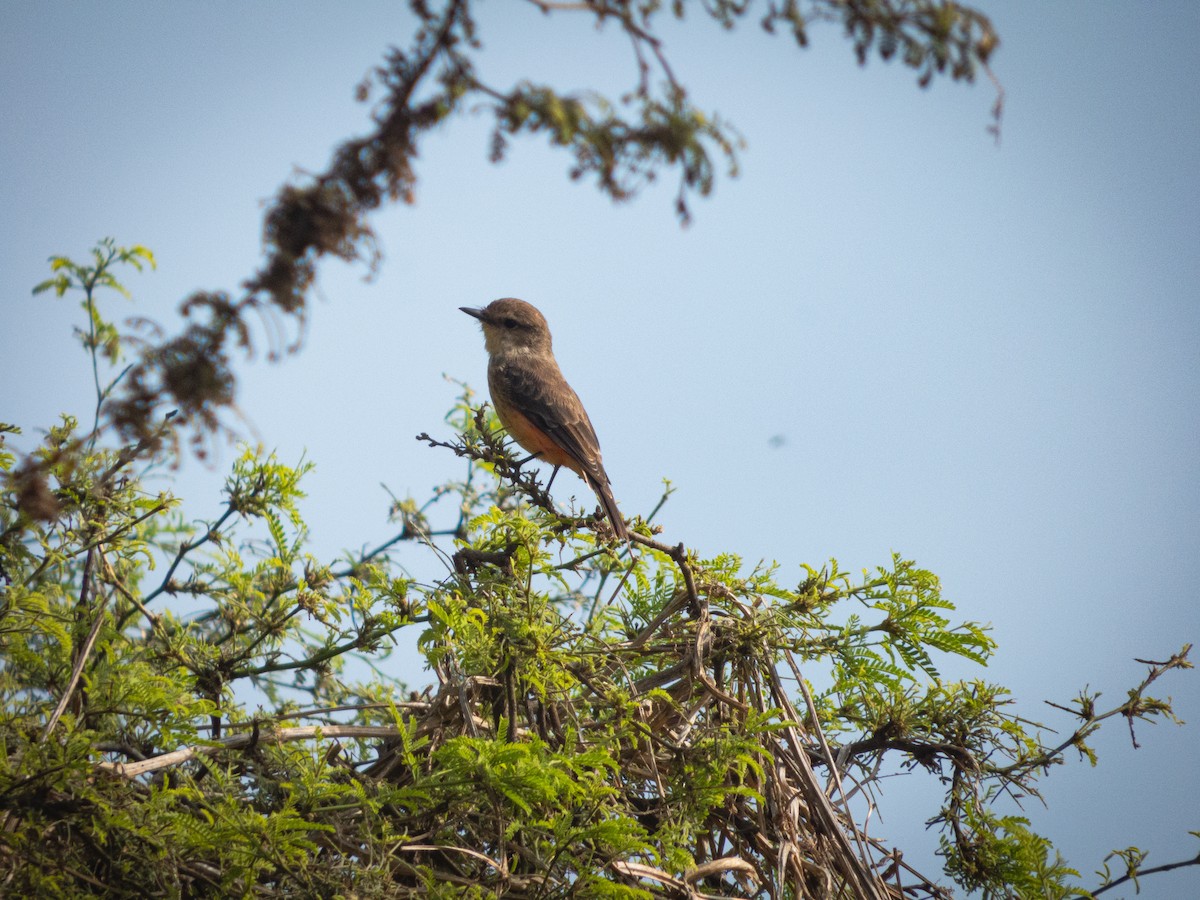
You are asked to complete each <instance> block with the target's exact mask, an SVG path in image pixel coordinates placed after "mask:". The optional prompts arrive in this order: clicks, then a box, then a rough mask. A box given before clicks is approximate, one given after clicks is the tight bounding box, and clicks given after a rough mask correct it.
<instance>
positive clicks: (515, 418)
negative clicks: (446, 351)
mask: <svg viewBox="0 0 1200 900" xmlns="http://www.w3.org/2000/svg"><path fill="white" fill-rule="evenodd" d="M459 308H460V309H461V310H462V311H463V312H465V313H466V314H467V315H469V316H474V317H475V318H476V319H478V320H479V321H480V323H481V324H482V325H483V343H484V346H485V347H486V348H487V352H488V390H489V391H490V392H491V395H492V405H493V406H495V407H496V415H497V416H499V417H500V424H502V425H503V426H504V428H505V430H506V431H508V433H509V434H510V435H511V436H512V438H513V440H515V441H516V442H517V443H518V444H520V445H521V446H522V447H524V448H525V449H526V450H527V451H529V452H530V453H532V454H533V455H534V456H535V457H537V458H538V459H541V460H544V461H545V462H548V463H550V465H552V466H554V471H553V472H552V473H551V475H550V483H549V484H547V485H546V489H547V490H549V488H550V484H552V483H553V482H554V476H555V475H557V474H558V470H559V468H560V467H561V466H566V467H567V468H568V469H570V470H571V471H572V472H574V473H575V474H576V475H578V476H579V477H580V478H582V479H583V480H584V481H585V482H587V484H588V486H589V487H591V489H592V490H593V491H595V492H596V497H597V498H598V499H599V500H600V505H601V506H602V507H603V508H604V512H605V514H606V515H607V516H608V520H609V521H610V522H611V523H612V527H613V531H615V532H616V534H617V537H619V538H620V539H621V540H623V541H628V540H629V531H628V529H627V528H626V527H625V520H624V519H622V518H621V511H620V510H619V509H617V501H616V500H614V499H613V495H612V489H611V488H610V487H609V481H608V475H607V474H606V473H605V471H604V463H603V462H602V461H601V459H600V442H599V441H598V440H596V432H595V429H593V428H592V422H591V419H589V418H588V414H587V411H586V410H585V409H584V408H583V404H582V403H580V402H579V397H578V396H577V395H576V394H575V392H574V391H573V390H571V386H570V385H569V384H567V380H566V379H565V378H563V375H562V372H561V371H560V370H559V368H558V362H557V361H556V360H555V359H554V352H553V350H551V348H550V328H549V326H548V325H547V324H546V319H545V317H544V316H543V315H542V314H541V313H540V312H538V310H537V309H536V308H535V307H534V306H532V305H530V304H528V303H526V302H525V301H524V300H517V299H515V298H512V297H507V298H505V299H503V300H496V301H493V302H492V303H489V304H488V305H487V306H485V307H484V308H483V309H472V308H470V307H467V306H462V307H459Z"/></svg>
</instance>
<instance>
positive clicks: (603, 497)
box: [588, 472, 629, 544]
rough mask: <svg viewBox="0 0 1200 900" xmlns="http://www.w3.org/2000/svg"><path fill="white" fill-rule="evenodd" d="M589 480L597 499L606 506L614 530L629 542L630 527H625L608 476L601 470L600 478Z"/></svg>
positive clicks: (605, 512)
mask: <svg viewBox="0 0 1200 900" xmlns="http://www.w3.org/2000/svg"><path fill="white" fill-rule="evenodd" d="M588 481H590V482H591V487H592V490H593V491H595V492H596V499H598V500H599V501H600V505H601V506H602V507H604V514H605V515H606V516H608V521H609V522H610V523H611V524H612V527H613V531H614V532H616V535H617V537H618V538H620V539H621V540H622V541H624V542H625V543H626V544H628V543H629V529H628V528H626V527H625V520H624V519H623V518H621V510H619V509H617V501H616V499H615V498H614V497H613V494H612V488H610V487H609V486H608V477H607V476H606V475H605V474H604V473H603V472H600V477H599V478H589V479H588Z"/></svg>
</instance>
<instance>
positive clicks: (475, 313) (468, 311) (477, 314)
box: [459, 306, 484, 322]
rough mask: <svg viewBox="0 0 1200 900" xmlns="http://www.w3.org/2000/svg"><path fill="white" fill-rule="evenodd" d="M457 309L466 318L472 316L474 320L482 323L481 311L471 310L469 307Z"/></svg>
mask: <svg viewBox="0 0 1200 900" xmlns="http://www.w3.org/2000/svg"><path fill="white" fill-rule="evenodd" d="M459 309H461V310H462V311H463V312H465V313H466V314H467V315H468V316H473V317H474V318H476V319H478V320H479V321H480V322H482V321H484V319H483V310H482V309H473V308H472V307H470V306H460V307H459Z"/></svg>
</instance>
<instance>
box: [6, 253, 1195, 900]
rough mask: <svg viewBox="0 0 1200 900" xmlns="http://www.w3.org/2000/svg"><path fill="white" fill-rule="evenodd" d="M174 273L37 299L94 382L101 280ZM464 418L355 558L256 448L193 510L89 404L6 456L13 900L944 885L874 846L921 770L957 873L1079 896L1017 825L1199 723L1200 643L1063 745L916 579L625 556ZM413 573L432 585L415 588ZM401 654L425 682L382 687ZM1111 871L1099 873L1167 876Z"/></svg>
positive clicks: (948, 862)
mask: <svg viewBox="0 0 1200 900" xmlns="http://www.w3.org/2000/svg"><path fill="white" fill-rule="evenodd" d="M150 260H152V256H150V255H149V252H148V251H145V250H143V249H141V248H137V249H136V252H135V250H133V249H125V248H121V247H118V246H117V245H115V244H114V243H113V242H111V241H109V242H102V243H101V245H100V246H99V247H98V248H97V253H96V255H95V256H94V262H95V265H94V266H83V265H78V264H75V263H73V262H70V261H64V260H62V259H60V258H55V259H54V260H52V266H53V269H54V271H55V272H66V273H69V274H68V276H67V281H66V282H62V281H57V280H55V279H56V278H57V277H58V276H57V275H55V276H54V278H52V279H51V281H50V282H49V283H44V284H42V285H39V286H38V288H37V290H48V289H50V288H54V289H55V291H56V293H59V294H62V293H65V292H67V291H69V290H71V289H73V288H76V287H79V288H81V289H82V290H83V291H84V295H85V300H84V304H83V305H84V309H85V311H86V313H87V316H88V321H89V323H91V326H90V328H89V332H88V335H89V336H88V337H87V339H85V340H84V347H85V349H86V350H87V351H88V352H89V353H90V354H91V356H92V358H93V360H94V361H95V362H96V366H95V369H94V371H95V372H99V371H100V370H101V360H102V359H105V358H110V357H108V356H107V354H108V353H109V349H108V348H110V347H112V346H114V343H113V342H112V341H109V340H100V339H97V338H92V337H90V335H91V334H95V335H104V334H107V333H108V329H109V327H110V326H109V323H108V322H107V321H106V320H105V319H104V317H103V316H102V315H101V313H100V312H99V311H98V305H97V303H96V296H95V290H96V288H97V287H98V286H101V285H104V286H107V287H110V288H113V289H118V290H120V289H121V288H120V285H119V284H118V283H117V282H116V281H115V279H114V273H113V268H114V267H115V266H118V265H120V264H122V263H127V264H131V265H137V264H139V263H141V262H148V261H150ZM89 285H90V287H89ZM119 345H120V342H119V340H118V341H117V343H116V346H119ZM112 358H115V357H112ZM118 365H119V363H118ZM110 368H113V369H115V368H116V367H115V366H113V367H110ZM116 377H118V378H119V377H120V375H119V374H118V375H117V376H116ZM96 383H97V393H98V396H100V397H105V396H108V394H109V393H110V392H111V388H112V383H111V382H110V383H108V384H107V385H103V384H101V382H100V381H99V380H98V381H97V382H96ZM447 421H448V425H449V428H448V432H449V433H448V436H447V437H446V439H441V438H435V437H431V436H430V435H428V434H421V435H419V436H418V437H419V440H421V441H422V442H424V443H426V444H427V445H429V447H430V448H431V449H433V450H436V451H442V452H444V451H449V452H450V453H453V454H454V455H456V456H457V457H459V458H460V459H461V460H462V461H463V463H462V465H463V466H464V472H463V475H462V477H461V478H460V479H456V480H452V481H450V482H447V483H446V484H444V485H442V486H440V487H439V488H437V489H435V490H434V491H432V492H431V495H430V497H429V499H427V500H426V501H425V502H423V503H421V504H418V503H416V502H415V501H413V500H411V499H409V500H404V501H398V502H397V503H396V504H395V506H394V507H393V509H392V517H393V520H394V521H395V523H396V526H397V530H396V533H395V535H394V536H393V537H392V538H391V539H389V540H388V541H387V542H385V543H384V544H383V545H381V546H380V547H377V548H375V549H373V550H371V551H368V552H365V553H360V554H353V555H347V556H346V557H345V558H343V559H341V560H339V561H332V562H330V561H324V560H321V559H318V558H317V557H315V556H314V555H313V554H312V553H311V552H309V551H308V550H307V549H306V548H307V529H306V526H305V523H304V518H303V515H302V510H301V501H302V499H303V496H304V495H303V491H302V481H303V477H304V475H305V474H306V472H308V471H309V470H310V469H311V464H309V463H304V462H301V463H300V464H298V465H295V466H289V465H286V464H284V463H282V462H281V461H279V460H278V459H276V458H275V457H274V456H272V455H269V454H263V453H262V452H261V451H257V450H254V449H251V448H247V449H245V450H244V452H243V453H242V454H241V455H240V457H239V458H238V459H237V460H236V461H235V463H234V465H233V467H232V470H231V471H230V473H229V476H228V479H227V481H226V485H225V490H224V498H225V499H224V504H223V507H222V509H221V511H220V512H219V513H218V514H217V515H216V516H214V517H213V518H212V519H211V520H208V521H202V522H195V521H188V520H186V519H184V518H183V516H182V515H181V512H180V509H179V502H178V500H177V499H176V498H175V497H173V496H172V495H171V494H170V493H169V492H165V491H159V492H154V491H151V490H149V489H148V487H147V484H146V481H145V480H144V472H145V470H146V468H147V466H148V465H152V464H153V459H154V453H153V450H152V448H151V446H149V445H146V444H141V443H139V444H130V445H126V446H124V447H118V448H110V447H106V446H104V445H102V444H100V443H97V442H95V441H94V438H95V436H96V427H97V426H93V428H92V430H91V432H90V433H89V432H88V431H87V429H80V427H79V425H78V423H77V422H76V421H75V420H74V419H72V418H71V417H69V416H64V418H63V420H62V421H61V422H60V424H58V425H57V426H55V427H53V428H51V429H49V431H48V432H47V433H46V436H45V438H44V439H43V440H42V441H41V443H40V444H39V445H38V446H37V447H36V448H34V449H33V450H32V451H30V452H29V453H26V454H24V456H23V457H22V456H19V455H18V454H16V453H13V452H11V451H8V450H3V451H2V452H0V470H2V471H3V472H4V473H5V475H4V484H3V492H2V493H0V585H2V593H0V699H2V702H0V753H2V754H3V756H2V765H0V817H2V819H3V822H4V828H3V829H0V883H3V885H4V887H5V890H6V892H8V893H11V894H13V895H17V896H48V897H51V896H76V895H79V894H81V893H93V892H94V893H102V894H105V895H107V896H128V897H143V896H156V895H166V896H183V895H187V896H194V895H212V896H230V895H232V896H247V895H251V894H254V895H264V894H266V895H280V896H313V897H317V896H320V897H328V896H346V897H350V896H355V897H371V896H380V897H382V896H388V897H393V896H410V895H411V896H417V895H421V896H424V895H427V894H432V895H435V896H436V895H441V894H446V895H453V896H459V895H462V894H464V893H465V894H468V895H478V896H483V895H484V894H487V895H489V896H490V895H495V894H503V895H505V896H511V897H555V896H581V897H601V896H603V897H614V896H621V897H655V896H659V897H674V896H693V897H717V896H720V897H734V896H742V897H749V896H772V897H821V898H824V897H843V896H844V897H867V898H872V897H877V898H883V897H891V896H900V895H903V896H910V897H946V896H948V895H949V892H948V889H947V888H946V887H945V886H944V885H943V884H941V883H940V882H939V881H938V880H937V879H936V878H934V877H931V876H930V875H929V874H928V873H919V872H917V871H914V870H913V869H912V868H911V867H910V865H909V864H908V863H907V862H906V861H905V859H904V856H903V853H902V851H901V849H900V848H896V847H893V846H891V845H889V844H888V843H887V842H886V841H885V840H883V839H882V838H880V837H876V836H874V835H873V834H871V832H870V831H868V829H867V828H866V825H865V821H866V818H869V811H870V810H872V809H874V808H875V807H876V806H877V805H879V804H882V803H884V802H885V800H886V798H885V796H884V795H883V794H882V790H881V782H880V779H881V777H882V776H884V775H886V774H888V773H889V772H891V771H895V770H896V769H897V768H898V769H899V770H901V771H904V770H908V771H911V772H916V773H921V772H923V773H927V774H928V775H930V776H932V778H931V782H930V783H931V787H932V788H933V789H935V790H937V791H939V792H940V793H941V795H942V801H941V805H940V810H939V812H938V813H937V814H936V815H935V816H934V817H933V819H931V820H930V822H929V825H931V826H932V827H934V828H936V829H937V830H938V832H939V833H940V835H941V846H942V854H943V855H944V857H945V872H946V875H948V876H949V877H950V878H951V879H953V881H955V882H956V883H958V884H959V885H961V886H962V887H964V888H967V889H970V890H979V891H981V892H982V894H983V895H984V896H988V897H1026V896H1050V897H1068V896H1088V893H1087V892H1086V891H1085V890H1084V889H1083V888H1081V887H1079V886H1078V883H1077V880H1076V879H1077V878H1078V873H1077V872H1076V871H1075V870H1073V869H1071V868H1070V867H1069V866H1068V865H1067V864H1066V862H1065V861H1064V860H1062V859H1061V858H1060V857H1059V856H1058V855H1057V853H1056V852H1055V851H1054V848H1053V845H1052V843H1051V842H1050V840H1049V839H1047V838H1046V837H1044V836H1042V835H1039V834H1037V833H1036V832H1035V831H1033V830H1032V828H1031V827H1030V823H1029V821H1028V819H1027V818H1025V817H1024V816H1021V815H1015V814H1013V812H1012V811H1011V807H1012V803H1011V801H1012V800H1014V799H1020V798H1024V797H1034V798H1036V797H1037V796H1038V793H1037V792H1038V787H1039V783H1040V781H1041V779H1042V778H1043V777H1044V776H1045V774H1046V773H1047V772H1048V771H1049V770H1050V769H1051V768H1052V767H1053V766H1056V765H1059V764H1061V763H1063V762H1065V761H1066V759H1067V757H1068V754H1069V753H1070V752H1071V751H1075V752H1078V753H1079V754H1082V755H1083V756H1085V757H1086V758H1088V759H1089V760H1090V761H1091V762H1092V763H1093V764H1095V762H1096V758H1095V753H1094V751H1093V749H1092V747H1091V745H1090V744H1089V740H1090V738H1091V736H1092V735H1093V734H1094V733H1095V731H1096V730H1097V728H1099V727H1100V726H1101V725H1102V724H1103V722H1104V721H1106V720H1109V719H1113V718H1117V717H1121V718H1124V719H1126V720H1128V722H1129V723H1130V725H1131V726H1132V725H1133V724H1134V723H1135V722H1137V721H1139V720H1156V719H1159V718H1167V719H1173V714H1172V711H1171V707H1170V704H1169V702H1168V701H1164V700H1161V699H1158V698H1155V697H1152V696H1150V695H1149V694H1148V693H1147V691H1148V688H1149V687H1150V685H1151V684H1152V683H1153V682H1155V681H1156V680H1157V679H1158V678H1159V677H1160V676H1162V675H1163V674H1164V673H1166V672H1167V671H1170V670H1172V669H1182V668H1188V667H1190V663H1188V661H1187V658H1186V657H1187V653H1188V649H1189V648H1188V647H1184V648H1183V649H1182V650H1181V651H1180V653H1178V654H1176V655H1174V656H1172V657H1170V658H1169V659H1167V660H1164V661H1161V662H1148V663H1147V665H1148V667H1149V669H1148V673H1147V677H1146V678H1145V680H1144V681H1143V682H1142V683H1141V684H1139V685H1137V686H1135V687H1134V688H1133V689H1131V690H1130V691H1129V694H1128V697H1127V699H1126V701H1125V702H1123V703H1121V704H1119V705H1118V706H1116V707H1114V708H1112V709H1109V710H1105V711H1099V710H1098V709H1097V706H1096V702H1095V700H1096V697H1095V696H1094V695H1091V694H1088V693H1087V692H1084V693H1081V694H1080V695H1079V697H1078V698H1076V700H1075V701H1073V702H1071V703H1069V704H1061V705H1057V708H1058V709H1059V710H1061V711H1063V712H1065V713H1067V714H1069V716H1070V717H1072V718H1074V719H1075V720H1076V725H1075V727H1074V729H1073V730H1072V732H1071V734H1070V735H1069V737H1067V738H1066V739H1065V740H1061V741H1059V742H1057V743H1047V742H1046V741H1045V740H1044V739H1043V737H1042V727H1041V726H1036V725H1033V724H1031V723H1029V722H1027V721H1025V720H1024V719H1021V718H1019V717H1017V716H1016V715H1014V714H1013V713H1012V712H1011V711H1010V705H1011V698H1010V697H1009V696H1008V693H1007V691H1006V690H1005V689H1004V688H1003V687H1002V686H1000V685H996V684H993V683H990V682H988V681H985V680H981V679H970V680H948V679H946V678H944V677H943V676H942V675H941V673H940V670H939V667H940V665H941V664H942V663H941V662H940V661H942V660H952V659H959V660H962V661H963V662H964V663H968V664H980V665H986V663H987V661H988V660H989V659H990V658H991V656H992V654H993V653H994V652H995V650H996V647H995V643H994V641H993V640H992V639H991V637H990V636H989V634H988V629H987V628H986V627H985V626H982V625H980V624H978V623H973V622H958V621H955V619H954V616H953V613H954V605H953V603H952V602H951V601H950V600H949V599H948V598H947V597H945V596H944V595H943V593H942V590H941V585H940V583H939V581H938V579H937V577H936V576H935V575H934V574H933V573H931V572H929V571H927V570H924V569H921V568H920V567H919V566H917V565H916V564H915V563H914V562H912V561H910V560H907V559H904V558H903V557H902V556H900V555H896V556H894V557H893V558H892V559H891V560H889V561H888V562H887V563H886V564H885V565H882V566H879V567H878V568H876V569H875V570H874V571H865V572H862V573H859V574H857V575H853V574H851V573H849V572H845V571H843V570H841V569H840V568H839V567H838V565H837V563H836V561H832V560H831V561H830V562H828V563H826V564H825V565H824V566H821V567H820V568H816V567H804V568H803V570H802V571H801V572H800V573H799V577H796V576H788V575H787V574H786V573H781V572H780V571H779V570H778V568H777V567H775V566H765V565H759V566H752V567H748V566H746V565H745V564H744V563H743V561H742V560H740V559H738V558H736V557H733V556H728V555H725V556H717V557H714V558H711V559H704V558H700V557H698V556H697V555H696V554H695V553H694V552H692V551H690V550H688V549H687V548H686V546H685V545H683V544H674V545H672V544H668V543H664V542H662V541H661V539H660V537H659V533H660V530H659V529H658V527H657V526H655V525H654V523H653V519H654V517H655V514H656V513H657V508H656V509H655V510H654V511H652V512H651V513H649V514H648V515H647V516H645V517H644V518H640V519H637V520H635V521H634V523H633V532H634V535H633V538H632V540H631V542H630V543H629V544H628V545H622V544H619V543H614V542H613V541H612V536H611V529H610V527H609V525H608V524H607V522H606V520H604V519H603V517H600V516H597V515H595V514H591V513H589V512H588V511H586V510H568V511H566V512H564V511H561V510H559V509H558V507H557V506H556V505H555V504H554V503H553V501H552V499H551V498H550V497H549V496H548V494H547V493H546V492H545V491H544V490H543V488H542V486H541V484H540V483H539V482H538V480H537V479H536V477H535V475H534V474H533V473H532V472H531V471H530V470H528V469H521V468H519V467H518V465H517V464H516V462H515V461H514V458H513V457H512V456H511V455H510V454H509V447H508V445H507V444H506V443H505V441H504V439H503V438H502V436H501V435H500V433H499V431H498V427H497V425H498V423H497V422H496V419H495V417H494V415H492V414H491V412H490V411H489V410H488V409H487V408H486V407H480V406H477V405H476V404H475V402H474V397H473V395H472V394H471V392H470V391H469V390H467V389H466V388H464V389H463V391H462V395H461V397H460V398H459V400H458V402H457V404H456V405H455V406H454V408H453V410H452V411H451V413H450V415H449V416H448V420H447ZM0 433H2V434H4V435H11V434H18V433H19V431H18V429H16V428H15V427H14V426H3V429H2V430H0ZM2 446H3V445H0V447H2ZM35 468H40V469H42V470H44V471H45V472H46V473H47V476H48V481H47V482H44V483H43V482H41V481H39V480H37V479H34V480H32V481H31V480H30V478H29V477H28V474H27V473H28V472H29V471H32V470H34V469H35ZM43 484H44V491H43V489H42V488H39V487H37V485H43ZM31 485H32V487H31ZM31 490H32V491H34V492H35V493H36V492H39V491H40V492H42V493H40V494H39V496H37V497H33V498H31V497H30V496H29V492H30V491H31ZM669 493H670V490H669V487H668V490H667V491H666V492H665V493H664V496H663V501H664V502H665V501H666V499H667V497H668V495H669ZM660 506H661V504H660ZM437 522H441V523H442V527H435V523H437ZM421 558H425V559H426V561H427V563H428V562H433V561H436V562H437V563H438V564H439V566H440V570H441V575H440V576H439V577H437V578H434V579H432V580H425V579H421V578H417V577H415V576H413V575H411V574H408V572H409V570H410V569H413V568H416V566H415V565H414V564H415V563H416V562H417V561H418V560H419V559H421ZM405 635H415V636H416V641H415V643H416V646H417V648H418V650H419V652H420V653H421V655H422V656H423V658H424V659H425V661H426V664H427V665H428V667H429V670H430V671H431V672H432V673H433V683H432V684H431V685H430V686H428V687H426V688H424V689H422V690H418V691H411V690H408V689H406V688H405V687H404V686H402V685H400V684H398V683H397V682H396V681H395V680H394V679H392V678H391V677H389V676H388V675H387V674H386V671H385V669H384V668H383V667H384V665H385V663H386V661H387V659H388V658H389V656H390V655H391V653H392V652H393V648H394V647H395V646H396V641H397V640H399V639H400V638H402V637H403V636H405ZM1122 853H1123V854H1124V855H1122V856H1120V857H1119V858H1120V859H1122V860H1124V861H1125V862H1126V864H1127V865H1126V871H1125V872H1124V874H1118V873H1111V872H1108V871H1107V870H1105V872H1104V879H1105V882H1106V883H1107V884H1117V883H1119V882H1120V881H1121V880H1123V879H1124V878H1129V877H1133V876H1136V875H1138V874H1144V873H1145V872H1146V871H1147V870H1146V869H1145V868H1144V866H1143V861H1144V854H1143V852H1142V851H1140V850H1138V849H1137V848H1129V849H1128V850H1126V851H1122ZM1101 887H1102V888H1103V885H1102V886H1101ZM1099 892H1100V891H1099V890H1098V891H1096V893H1099Z"/></svg>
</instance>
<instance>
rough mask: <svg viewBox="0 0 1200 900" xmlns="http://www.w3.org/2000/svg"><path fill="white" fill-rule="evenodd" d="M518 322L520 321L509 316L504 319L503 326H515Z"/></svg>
mask: <svg viewBox="0 0 1200 900" xmlns="http://www.w3.org/2000/svg"><path fill="white" fill-rule="evenodd" d="M519 324H521V323H520V322H518V321H517V320H516V319H514V318H512V317H511V316H510V317H509V318H507V319H505V320H504V327H505V328H516V327H517V326H518V325H519Z"/></svg>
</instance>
